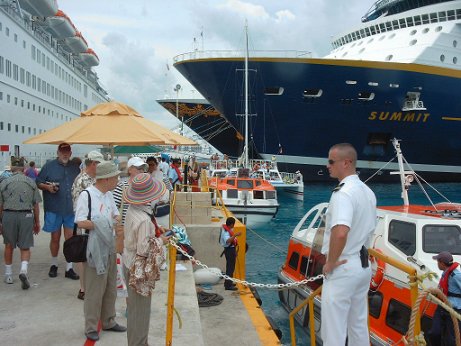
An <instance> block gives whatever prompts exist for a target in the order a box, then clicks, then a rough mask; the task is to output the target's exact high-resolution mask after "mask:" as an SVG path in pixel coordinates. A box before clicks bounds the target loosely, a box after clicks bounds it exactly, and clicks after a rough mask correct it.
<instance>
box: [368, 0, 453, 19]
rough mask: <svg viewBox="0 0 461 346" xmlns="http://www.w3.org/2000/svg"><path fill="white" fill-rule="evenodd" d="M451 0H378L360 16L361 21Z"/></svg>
mask: <svg viewBox="0 0 461 346" xmlns="http://www.w3.org/2000/svg"><path fill="white" fill-rule="evenodd" d="M449 1H453V0H379V1H376V2H375V3H374V4H373V6H372V7H371V8H370V9H369V10H368V12H367V13H366V14H365V15H364V16H363V17H362V22H364V23H365V22H369V21H372V20H375V19H377V18H379V17H385V16H389V15H392V14H396V13H401V12H406V11H409V10H413V9H415V8H419V7H424V6H428V5H433V4H438V3H442V2H449Z"/></svg>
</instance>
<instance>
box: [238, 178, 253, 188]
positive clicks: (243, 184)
mask: <svg viewBox="0 0 461 346" xmlns="http://www.w3.org/2000/svg"><path fill="white" fill-rule="evenodd" d="M237 188H238V189H253V180H237Z"/></svg>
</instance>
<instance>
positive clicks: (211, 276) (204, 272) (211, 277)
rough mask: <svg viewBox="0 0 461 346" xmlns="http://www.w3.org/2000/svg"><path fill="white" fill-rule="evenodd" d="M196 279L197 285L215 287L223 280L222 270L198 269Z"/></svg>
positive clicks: (195, 274) (195, 273)
mask: <svg viewBox="0 0 461 346" xmlns="http://www.w3.org/2000/svg"><path fill="white" fill-rule="evenodd" d="M194 279H195V284H196V285H214V284H217V283H218V282H219V280H221V269H219V268H208V269H197V270H196V271H195V272H194Z"/></svg>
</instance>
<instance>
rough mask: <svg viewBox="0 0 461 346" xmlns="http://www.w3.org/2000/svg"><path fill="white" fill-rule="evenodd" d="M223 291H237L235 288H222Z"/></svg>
mask: <svg viewBox="0 0 461 346" xmlns="http://www.w3.org/2000/svg"><path fill="white" fill-rule="evenodd" d="M224 289H225V290H226V291H237V290H238V288H237V286H231V287H224Z"/></svg>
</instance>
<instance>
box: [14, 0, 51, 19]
mask: <svg viewBox="0 0 461 346" xmlns="http://www.w3.org/2000/svg"><path fill="white" fill-rule="evenodd" d="M19 5H20V6H21V8H22V9H23V10H24V11H26V12H29V13H30V14H31V15H33V16H38V17H50V16H54V15H55V14H56V12H58V2H57V0H19Z"/></svg>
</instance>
